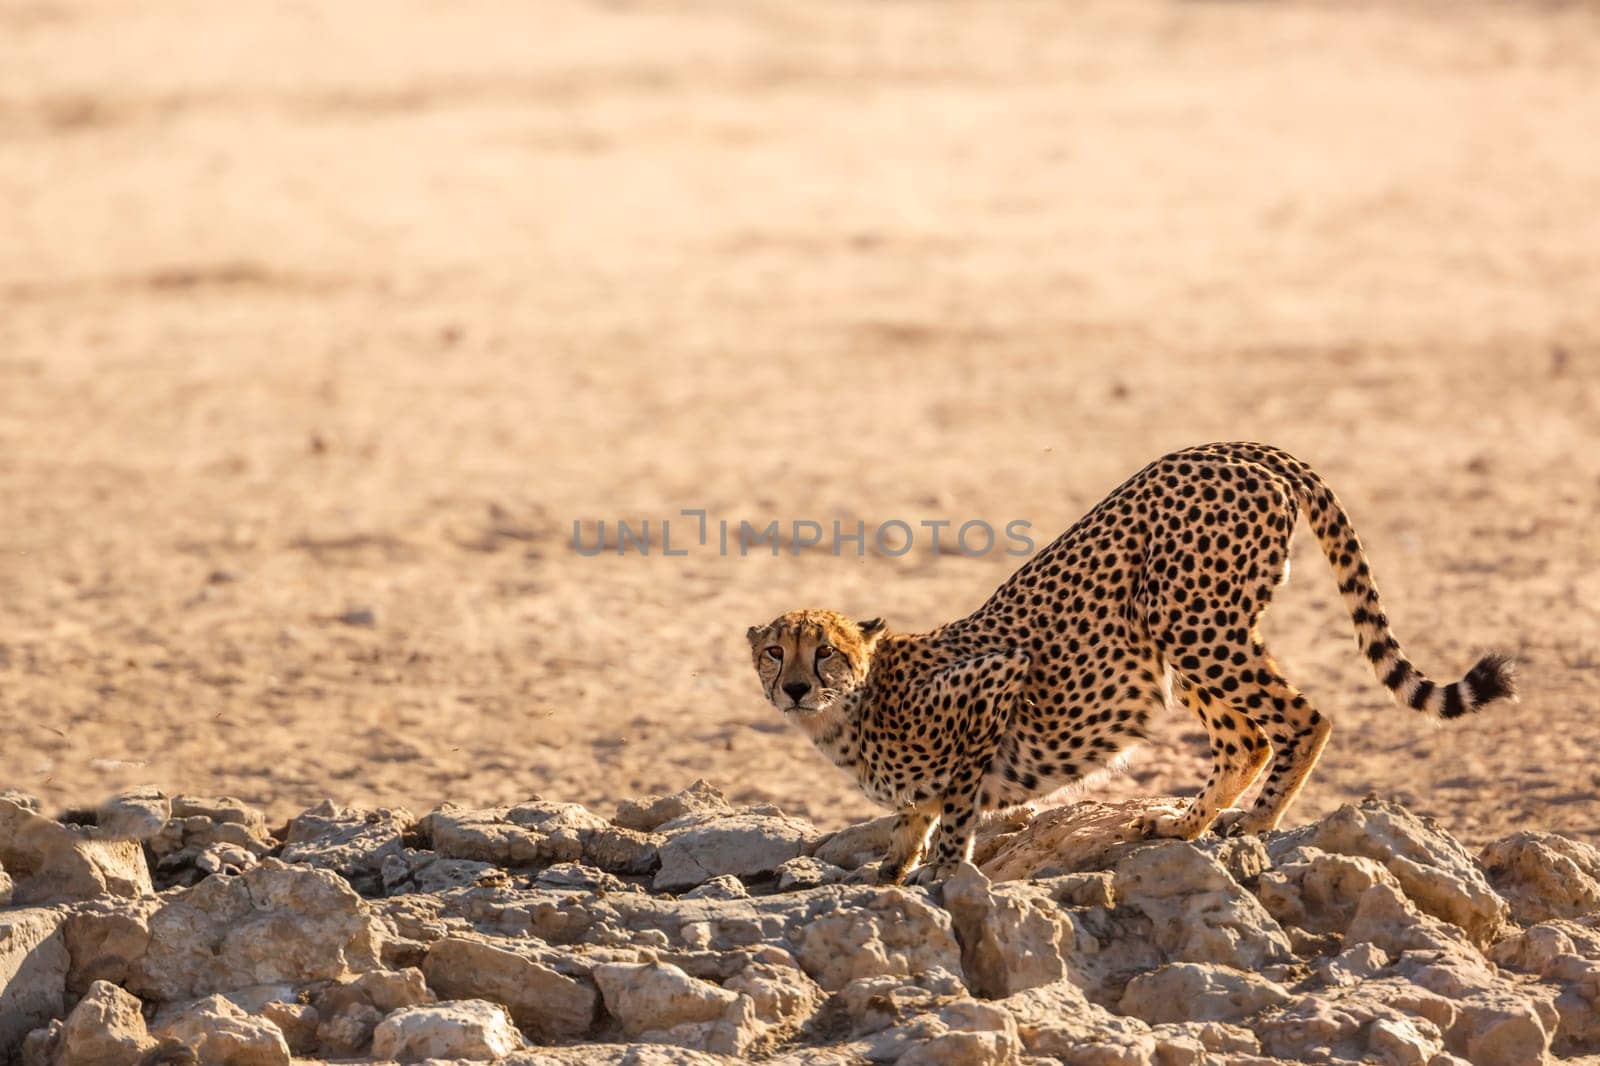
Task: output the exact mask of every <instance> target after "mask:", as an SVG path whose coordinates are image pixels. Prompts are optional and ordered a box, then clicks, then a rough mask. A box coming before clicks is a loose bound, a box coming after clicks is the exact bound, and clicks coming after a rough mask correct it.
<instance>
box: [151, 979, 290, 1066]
mask: <svg viewBox="0 0 1600 1066" xmlns="http://www.w3.org/2000/svg"><path fill="white" fill-rule="evenodd" d="M153 1032H154V1035H155V1036H157V1037H163V1038H166V1039H168V1040H174V1041H177V1042H178V1043H179V1044H181V1045H183V1046H184V1047H187V1048H189V1049H190V1050H192V1051H193V1052H194V1054H195V1056H196V1058H197V1059H198V1061H199V1063H200V1066H289V1044H288V1042H287V1041H286V1040H284V1038H283V1031H282V1030H280V1029H279V1028H278V1027H277V1026H276V1025H273V1024H272V1023H271V1022H269V1021H267V1020H266V1019H265V1018H256V1017H252V1016H250V1015H248V1014H246V1013H245V1012H244V1011H242V1010H240V1009H239V1008H238V1007H236V1006H234V1005H233V1004H232V1003H230V1002H228V1001H227V1000H226V999H224V998H223V997H222V996H209V997H207V998H205V999H202V1000H198V1001H197V1002H194V1003H192V1004H190V1005H188V1006H186V1007H184V1008H182V1009H180V1010H177V1011H174V1012H172V1013H171V1014H170V1015H167V1016H163V1017H158V1018H157V1020H156V1024H155V1026H154V1029H153Z"/></svg>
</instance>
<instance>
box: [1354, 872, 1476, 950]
mask: <svg viewBox="0 0 1600 1066" xmlns="http://www.w3.org/2000/svg"><path fill="white" fill-rule="evenodd" d="M1466 939H1467V935H1466V933H1464V932H1462V931H1461V929H1460V928H1459V927H1457V926H1454V925H1450V924H1449V923H1448V922H1442V921H1440V920H1439V919H1438V918H1435V917H1433V916H1431V915H1427V914H1423V913H1422V912H1421V911H1419V910H1418V909H1417V908H1416V906H1415V905H1414V904H1413V903H1412V902H1411V900H1410V899H1408V898H1407V897H1406V896H1405V895H1403V894H1402V893H1401V892H1400V889H1399V888H1398V887H1397V886H1396V885H1393V884H1388V883H1384V882H1379V883H1377V884H1374V885H1373V886H1372V887H1371V888H1369V889H1367V890H1366V891H1365V892H1363V893H1361V896H1360V898H1359V899H1357V900H1356V911H1355V914H1354V916H1352V917H1351V919H1350V925H1349V928H1347V929H1346V930H1345V938H1344V942H1345V943H1346V944H1351V945H1354V944H1373V945H1376V946H1377V947H1379V948H1382V949H1383V950H1384V951H1386V952H1388V953H1389V954H1391V955H1398V954H1400V953H1401V952H1404V951H1450V950H1452V949H1454V948H1458V947H1460V946H1462V945H1464V944H1465V943H1466Z"/></svg>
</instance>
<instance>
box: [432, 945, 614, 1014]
mask: <svg viewBox="0 0 1600 1066" xmlns="http://www.w3.org/2000/svg"><path fill="white" fill-rule="evenodd" d="M422 971H423V973H424V974H426V976H427V979H428V985H429V986H430V987H431V988H433V989H434V990H435V991H436V992H438V993H439V994H440V995H442V996H445V997H447V998H451V999H488V1000H493V1001H494V1002H496V1003H503V1004H504V1005H505V1006H506V1007H507V1008H508V1009H509V1010H510V1012H511V1017H512V1019H513V1020H514V1021H515V1022H516V1023H517V1025H518V1026H520V1027H521V1028H523V1029H526V1030H528V1031H530V1032H532V1033H535V1034H537V1035H539V1036H541V1037H544V1038H549V1039H561V1038H567V1039H570V1038H572V1037H578V1036H583V1035H584V1034H585V1033H587V1032H588V1031H589V1027H590V1026H591V1025H593V1024H594V1017H595V1009H596V1007H597V1005H598V1002H599V997H598V996H597V995H596V993H595V989H594V987H593V986H591V985H589V984H588V983H586V982H581V981H577V980H574V979H573V978H571V977H567V976H564V975H562V974H560V973H557V972H556V971H555V970H553V969H551V968H550V967H549V966H546V965H544V964H543V963H541V962H538V961H536V960H534V959H530V958H527V957H525V956H523V955H520V954H517V953H516V952H514V951H511V950H507V949H505V948H501V947H498V946H496V945H493V944H488V943H483V942H481V941H478V940H471V939H466V938H462V937H446V938H445V939H443V940H440V941H438V942H437V943H435V944H434V945H433V946H432V947H430V948H429V949H428V955H427V958H426V959H425V960H424V961H423V964H422Z"/></svg>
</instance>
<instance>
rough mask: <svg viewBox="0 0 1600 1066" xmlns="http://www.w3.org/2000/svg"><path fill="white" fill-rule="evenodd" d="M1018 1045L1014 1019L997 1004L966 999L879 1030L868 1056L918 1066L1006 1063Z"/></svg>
mask: <svg viewBox="0 0 1600 1066" xmlns="http://www.w3.org/2000/svg"><path fill="white" fill-rule="evenodd" d="M1020 1050H1021V1041H1020V1039H1019V1037H1018V1035H1017V1023H1016V1019H1014V1018H1013V1017H1012V1016H1011V1015H1010V1014H1009V1013H1007V1012H1006V1011H1005V1010H1004V1009H1002V1008H1001V1007H998V1006H996V1005H995V1004H992V1003H981V1002H979V1001H978V1000H975V999H969V998H962V999H957V1000H953V1001H951V1002H949V1003H946V1004H944V1005H943V1006H941V1007H940V1008H939V1010H938V1011H937V1012H935V1013H931V1014H922V1015H918V1016H917V1017H914V1018H912V1019H910V1020H909V1021H906V1022H903V1023H901V1024H900V1025H897V1026H894V1027H893V1028H890V1029H885V1030H884V1031H882V1032H880V1033H878V1034H876V1035H875V1036H874V1037H873V1038H872V1041H871V1044H870V1046H869V1048H868V1050H867V1053H866V1057H867V1058H868V1059H871V1060H872V1061H874V1062H877V1061H890V1060H892V1061H894V1062H897V1063H910V1064H920V1066H969V1064H970V1066H1006V1064H1009V1063H1012V1062H1015V1061H1016V1059H1017V1055H1018V1052H1019V1051H1020Z"/></svg>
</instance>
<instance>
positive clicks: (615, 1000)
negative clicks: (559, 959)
mask: <svg viewBox="0 0 1600 1066" xmlns="http://www.w3.org/2000/svg"><path fill="white" fill-rule="evenodd" d="M594 980H595V984H597V985H599V986H600V994H601V995H602V996H603V997H604V999H605V1005H606V1010H607V1011H608V1012H610V1014H611V1016H612V1017H613V1018H615V1019H616V1020H617V1021H618V1022H619V1023H621V1025H622V1028H623V1030H624V1031H625V1032H626V1033H627V1034H628V1035H629V1036H631V1037H635V1038H638V1039H642V1040H645V1041H647V1042H651V1043H667V1044H679V1045H682V1046H685V1047H690V1048H694V1049H696V1050H702V1051H714V1052H718V1053H722V1054H738V1053H741V1052H743V1051H745V1050H746V1049H747V1048H749V1047H750V1046H751V1045H752V1044H753V1043H754V1042H755V1039H756V1038H757V1036H758V1035H759V1033H760V1029H761V1026H760V1024H759V1022H758V1021H757V1019H756V1012H755V1003H754V1001H753V1000H752V999H751V997H749V996H747V995H741V994H740V993H738V992H734V991H730V990H728V989H724V988H718V987H717V986H716V985H714V984H711V983H710V982H709V981H701V980H698V979H697V978H694V977H691V976H689V975H688V974H687V973H684V972H683V970H681V969H680V968H678V967H677V966H673V965H671V964H669V963H636V964H632V963H609V964H605V965H601V966H596V967H595V968H594Z"/></svg>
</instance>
